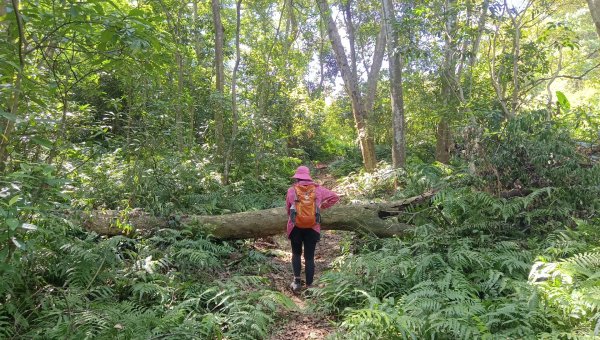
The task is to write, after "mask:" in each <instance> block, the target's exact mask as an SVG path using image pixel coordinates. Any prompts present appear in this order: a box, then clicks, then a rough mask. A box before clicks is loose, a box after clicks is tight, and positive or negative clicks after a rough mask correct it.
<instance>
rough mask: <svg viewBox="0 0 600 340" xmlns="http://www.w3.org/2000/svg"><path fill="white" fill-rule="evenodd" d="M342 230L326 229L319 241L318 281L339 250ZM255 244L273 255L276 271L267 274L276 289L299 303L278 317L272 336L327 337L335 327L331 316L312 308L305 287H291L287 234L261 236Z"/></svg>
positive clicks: (281, 338)
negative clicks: (296, 291)
mask: <svg viewBox="0 0 600 340" xmlns="http://www.w3.org/2000/svg"><path fill="white" fill-rule="evenodd" d="M342 237H343V234H342V233H341V232H339V231H337V232H336V231H323V233H322V235H321V241H320V242H319V243H318V244H317V249H316V252H315V285H319V284H320V282H319V278H320V276H321V274H322V273H323V271H325V270H327V269H328V268H329V266H330V265H331V263H332V261H333V260H334V259H335V258H336V257H337V256H339V254H340V241H341V239H342ZM255 247H256V248H259V249H261V250H262V251H266V252H267V253H270V254H272V255H273V256H271V257H270V261H271V265H272V267H273V271H272V272H271V273H270V274H269V275H268V276H269V278H270V279H271V282H272V283H273V285H274V287H273V288H274V289H276V290H278V291H280V292H282V293H283V294H285V295H286V296H288V297H289V298H291V299H292V300H293V301H294V302H295V303H296V305H297V306H298V307H299V310H298V311H286V312H284V313H282V314H281V316H280V319H279V320H277V325H276V326H275V328H274V331H273V334H272V335H271V337H270V339H271V340H290V339H298V340H301V339H324V338H325V337H327V335H328V334H330V333H333V332H334V331H335V327H334V323H333V321H332V320H330V319H328V318H326V317H322V316H318V315H316V314H314V313H312V312H311V311H310V310H309V306H308V305H309V301H308V299H310V297H306V296H305V292H306V289H305V288H303V289H302V290H301V291H300V292H299V293H296V294H295V293H293V292H292V291H291V290H290V287H289V286H290V283H291V282H292V280H293V277H294V275H293V273H292V265H291V260H292V253H291V247H290V245H289V241H288V239H287V238H286V237H285V235H278V236H275V237H273V238H269V239H264V240H259V241H257V242H256V244H255ZM302 269H303V271H302V278H303V280H304V260H302Z"/></svg>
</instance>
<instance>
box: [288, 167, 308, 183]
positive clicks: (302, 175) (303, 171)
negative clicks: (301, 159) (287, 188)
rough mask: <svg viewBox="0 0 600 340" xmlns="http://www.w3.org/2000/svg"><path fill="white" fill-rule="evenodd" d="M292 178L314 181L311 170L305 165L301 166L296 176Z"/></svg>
mask: <svg viewBox="0 0 600 340" xmlns="http://www.w3.org/2000/svg"><path fill="white" fill-rule="evenodd" d="M292 178H296V179H300V180H305V181H312V178H311V177H310V170H309V169H308V168H307V167H305V166H304V165H301V166H299V167H298V169H296V173H295V174H294V176H292Z"/></svg>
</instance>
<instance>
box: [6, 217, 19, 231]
mask: <svg viewBox="0 0 600 340" xmlns="http://www.w3.org/2000/svg"><path fill="white" fill-rule="evenodd" d="M6 224H7V225H8V227H9V228H10V230H12V231H14V230H17V228H18V227H19V225H20V224H21V222H19V220H17V219H16V218H8V219H6Z"/></svg>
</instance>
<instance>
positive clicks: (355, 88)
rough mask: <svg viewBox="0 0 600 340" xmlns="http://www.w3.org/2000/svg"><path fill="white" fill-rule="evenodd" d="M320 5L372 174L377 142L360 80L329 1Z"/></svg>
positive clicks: (364, 159) (375, 161) (368, 168)
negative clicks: (369, 119)
mask: <svg viewBox="0 0 600 340" xmlns="http://www.w3.org/2000/svg"><path fill="white" fill-rule="evenodd" d="M318 5H319V10H320V12H321V17H322V18H323V21H325V22H326V23H327V34H328V35H329V40H330V41H331V46H332V48H333V52H334V55H335V61H336V63H337V65H338V67H339V68H340V73H341V75H342V79H343V80H344V88H345V89H346V93H348V95H349V96H350V99H351V103H352V114H353V115H354V122H355V124H356V130H357V132H358V139H359V143H360V150H361V153H362V157H363V164H364V166H365V170H367V171H369V172H371V171H373V170H374V169H375V166H376V165H377V159H376V157H375V141H374V140H373V136H371V133H370V131H369V127H368V124H367V112H366V110H365V105H364V103H363V100H362V98H361V92H360V87H359V84H358V79H357V77H356V76H355V74H354V72H353V70H352V68H351V67H350V65H349V63H348V58H347V57H346V52H345V51H344V46H343V45H342V38H341V37H340V34H339V32H338V29H337V26H336V25H335V22H334V21H333V18H332V17H331V11H330V9H329V5H328V4H327V0H318Z"/></svg>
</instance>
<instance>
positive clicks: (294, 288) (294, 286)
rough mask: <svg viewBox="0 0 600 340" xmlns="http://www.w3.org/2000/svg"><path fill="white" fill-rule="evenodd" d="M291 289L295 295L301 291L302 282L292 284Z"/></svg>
mask: <svg viewBox="0 0 600 340" xmlns="http://www.w3.org/2000/svg"><path fill="white" fill-rule="evenodd" d="M290 288H291V289H292V291H293V292H294V293H296V292H298V291H300V288H302V284H301V283H300V282H296V281H294V282H292V284H291V285H290Z"/></svg>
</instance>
